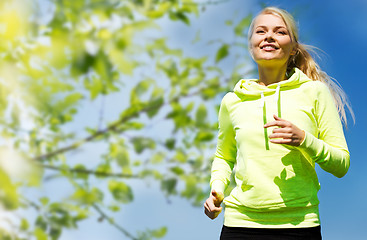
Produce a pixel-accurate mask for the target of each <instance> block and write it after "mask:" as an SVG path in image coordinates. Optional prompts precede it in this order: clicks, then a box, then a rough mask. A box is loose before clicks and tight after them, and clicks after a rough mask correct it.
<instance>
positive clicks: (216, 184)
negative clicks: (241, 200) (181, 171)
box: [204, 97, 237, 219]
mask: <svg viewBox="0 0 367 240" xmlns="http://www.w3.org/2000/svg"><path fill="white" fill-rule="evenodd" d="M218 122H219V133H218V142H217V149H216V153H215V157H214V160H213V164H212V173H211V179H210V186H211V189H212V190H211V194H210V196H209V198H208V199H207V200H206V201H205V203H204V209H205V214H206V215H207V216H208V217H209V218H211V219H215V218H216V217H217V216H218V215H219V213H220V212H221V211H222V208H221V207H220V204H221V203H222V201H223V199H224V195H223V192H224V190H225V189H226V187H227V186H228V184H229V182H230V176H231V174H232V170H233V167H234V163H235V161H236V155H237V148H236V140H235V132H234V129H233V125H232V122H231V119H230V116H229V112H228V109H227V106H226V103H225V97H224V98H223V100H222V103H221V106H220V110H219V119H218Z"/></svg>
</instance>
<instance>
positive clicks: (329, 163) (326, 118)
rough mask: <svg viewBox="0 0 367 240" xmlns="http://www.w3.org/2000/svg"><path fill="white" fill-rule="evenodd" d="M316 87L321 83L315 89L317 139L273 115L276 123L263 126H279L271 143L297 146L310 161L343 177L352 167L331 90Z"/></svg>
mask: <svg viewBox="0 0 367 240" xmlns="http://www.w3.org/2000/svg"><path fill="white" fill-rule="evenodd" d="M315 84H318V85H316V86H315V87H317V89H318V90H319V92H318V94H317V95H316V99H317V101H316V102H317V103H316V110H315V116H316V120H317V124H318V130H319V135H318V137H315V136H313V135H312V134H310V133H308V132H306V131H302V130H301V129H299V128H298V127H297V126H295V125H294V124H292V123H291V122H289V121H287V120H285V119H281V118H279V117H277V116H274V119H275V121H273V122H270V123H267V124H265V125H264V127H265V128H268V127H273V126H278V127H280V128H274V129H273V133H272V134H271V135H270V136H269V138H270V141H271V142H272V143H276V144H287V145H291V146H296V147H298V149H299V150H300V151H301V152H302V154H303V155H304V156H305V157H306V158H307V159H309V160H310V161H311V162H316V163H318V164H319V165H320V167H321V168H322V169H324V170H325V171H327V172H329V173H331V174H333V175H335V176H337V177H339V178H341V177H343V176H344V175H345V174H346V173H347V171H348V168H349V151H348V147H347V143H346V141H345V138H344V133H343V127H342V124H341V122H340V118H339V114H338V111H337V109H336V107H335V103H334V100H333V98H332V96H331V93H330V91H329V89H328V88H327V86H326V85H325V84H323V83H321V82H315Z"/></svg>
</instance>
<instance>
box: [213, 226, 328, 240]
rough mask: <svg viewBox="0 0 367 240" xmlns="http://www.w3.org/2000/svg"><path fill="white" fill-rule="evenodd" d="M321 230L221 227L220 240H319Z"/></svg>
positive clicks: (318, 228)
mask: <svg viewBox="0 0 367 240" xmlns="http://www.w3.org/2000/svg"><path fill="white" fill-rule="evenodd" d="M321 239H322V237H321V228H320V226H318V227H310V228H275V229H273V228H242V227H226V226H223V228H222V232H221V234H220V240H321Z"/></svg>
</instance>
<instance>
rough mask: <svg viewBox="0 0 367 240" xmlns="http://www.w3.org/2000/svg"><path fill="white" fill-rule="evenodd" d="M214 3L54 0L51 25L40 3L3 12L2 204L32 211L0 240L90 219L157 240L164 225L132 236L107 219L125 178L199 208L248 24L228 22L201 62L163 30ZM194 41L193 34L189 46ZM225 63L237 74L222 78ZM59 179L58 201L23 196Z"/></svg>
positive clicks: (120, 198)
mask: <svg viewBox="0 0 367 240" xmlns="http://www.w3.org/2000/svg"><path fill="white" fill-rule="evenodd" d="M220 2H222V1H217V2H215V1H208V2H204V3H196V2H194V1H193V0H131V1H127V0H123V1H116V0H106V1H100V0H80V1H68V0H67V1H52V2H48V5H47V6H49V8H47V9H46V10H50V9H51V10H52V11H51V13H49V14H46V17H49V18H50V19H42V18H41V17H40V16H42V14H41V10H42V7H40V4H41V3H42V4H43V3H45V1H40V2H37V1H27V2H25V1H21V0H13V1H2V2H1V3H0V35H1V39H2V41H0V57H1V63H0V93H1V94H0V106H1V108H0V134H1V140H0V144H1V151H0V155H1V161H0V182H1V186H0V201H1V204H2V206H3V208H4V209H6V210H7V211H11V210H18V211H26V210H29V209H33V211H35V212H36V217H34V218H32V217H29V218H22V217H18V219H17V220H11V221H12V227H9V228H4V229H3V230H1V231H0V236H1V239H38V240H41V239H42V240H43V239H59V237H60V236H61V235H62V231H63V230H64V229H73V228H77V226H78V223H79V222H80V221H82V220H84V219H87V218H91V217H94V216H95V213H97V214H98V215H99V217H98V219H99V221H103V220H105V221H107V222H108V223H110V224H111V226H112V227H116V228H117V229H118V230H119V231H120V232H121V234H123V235H124V236H126V237H127V238H129V239H154V238H162V237H164V236H165V234H166V232H167V231H169V229H167V228H166V227H164V226H163V227H162V228H159V229H153V230H152V229H147V230H142V231H140V232H137V233H131V232H129V231H128V230H127V229H125V228H124V227H123V226H120V225H118V224H117V223H116V222H115V221H114V219H113V217H111V216H112V215H113V213H115V212H119V211H120V209H121V207H123V206H125V205H126V204H129V203H130V202H132V201H133V200H134V190H133V188H132V186H131V181H130V180H131V179H135V180H139V181H146V180H149V181H156V182H158V183H159V184H160V186H161V190H162V193H163V194H164V195H165V196H166V197H167V198H169V197H170V196H171V195H178V196H181V197H183V198H186V199H187V200H188V201H190V202H191V203H192V204H194V205H201V202H202V201H203V200H204V199H205V197H206V196H207V194H208V188H209V186H208V182H209V172H210V163H211V159H212V156H213V153H214V147H215V136H216V131H217V124H216V118H215V117H213V116H215V114H213V113H216V111H217V105H218V103H219V102H218V101H219V99H220V97H221V96H223V94H224V93H225V92H226V91H228V90H229V89H230V87H229V86H233V82H234V81H237V80H238V79H239V76H240V75H243V74H245V71H247V70H248V69H247V70H246V68H244V64H245V63H247V60H246V59H243V58H242V57H240V56H237V55H235V54H234V53H235V52H238V51H243V52H244V51H245V48H246V45H245V44H244V42H245V41H244V39H245V37H246V34H244V32H245V31H244V30H245V29H246V28H247V27H248V24H249V20H248V19H249V17H248V16H246V17H245V18H244V19H243V20H240V21H239V23H238V24H237V25H235V24H233V22H231V21H229V22H228V27H229V28H232V29H233V36H231V37H228V39H221V38H220V39H217V40H213V41H211V42H209V43H208V44H209V45H210V46H212V47H213V48H216V51H214V53H210V54H207V55H204V56H188V55H187V54H185V50H184V49H178V48H172V47H170V44H169V39H167V37H165V36H163V37H162V32H164V31H163V30H162V28H161V27H162V26H161V24H162V23H163V22H167V21H172V22H174V23H175V24H181V25H182V24H184V25H187V26H190V24H193V22H195V18H199V17H200V13H201V12H202V11H205V10H206V9H207V8H209V7H210V5H211V4H215V3H220ZM233 39H235V41H238V42H240V44H238V42H229V41H233ZM202 42H203V41H202V40H201V39H200V36H199V35H197V38H196V39H195V41H194V42H193V43H194V44H200V43H202ZM228 59H232V60H233V62H234V64H231V66H232V67H231V68H230V69H229V70H228V69H227V70H224V69H223V66H225V65H221V64H222V63H224V62H225V61H227V60H228ZM218 97H219V98H218ZM107 101H113V105H112V106H111V105H108V106H107V105H106V104H105V102H107ZM96 105H99V106H100V108H99V109H98V110H97V111H95V108H92V107H91V106H94V107H95V106H96ZM111 108H113V114H107V110H108V109H111ZM86 109H89V110H88V111H87V110H86ZM91 109H92V110H91ZM93 111H94V112H93ZM210 116H211V117H210ZM156 126H160V129H157V127H156ZM162 126H164V129H163V128H162ZM157 133H158V134H157ZM83 149H87V151H92V150H93V149H98V151H97V152H100V154H93V156H92V157H91V156H89V155H88V156H84V155H85V154H86V152H85V151H84V152H83V151H82V150H83ZM76 156H78V157H76ZM78 159H79V160H78ZM80 159H81V160H80ZM19 166H24V167H19ZM14 169H17V171H14ZM56 179H57V180H59V181H58V182H60V180H61V181H62V182H65V183H66V185H67V186H70V189H71V191H70V193H65V197H64V198H63V199H53V198H52V195H53V193H51V192H48V193H47V195H46V194H44V195H43V196H40V197H37V198H35V197H32V196H30V195H27V194H25V193H23V192H22V190H24V189H27V188H30V187H32V186H35V185H39V184H46V183H47V184H51V185H52V184H53V181H55V180H56ZM96 181H98V183H99V184H98V187H96V186H94V184H95V183H96ZM54 184H55V186H57V183H54ZM36 190H37V188H36ZM55 191H57V190H56V189H55ZM93 213H94V215H93Z"/></svg>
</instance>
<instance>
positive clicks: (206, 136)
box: [195, 131, 214, 142]
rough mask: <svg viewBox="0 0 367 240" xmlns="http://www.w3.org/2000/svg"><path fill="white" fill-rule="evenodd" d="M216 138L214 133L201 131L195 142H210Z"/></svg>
mask: <svg viewBox="0 0 367 240" xmlns="http://www.w3.org/2000/svg"><path fill="white" fill-rule="evenodd" d="M213 138H214V134H213V133H211V132H207V131H200V132H198V133H197V134H196V137H195V142H208V141H211V140H212V139H213Z"/></svg>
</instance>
